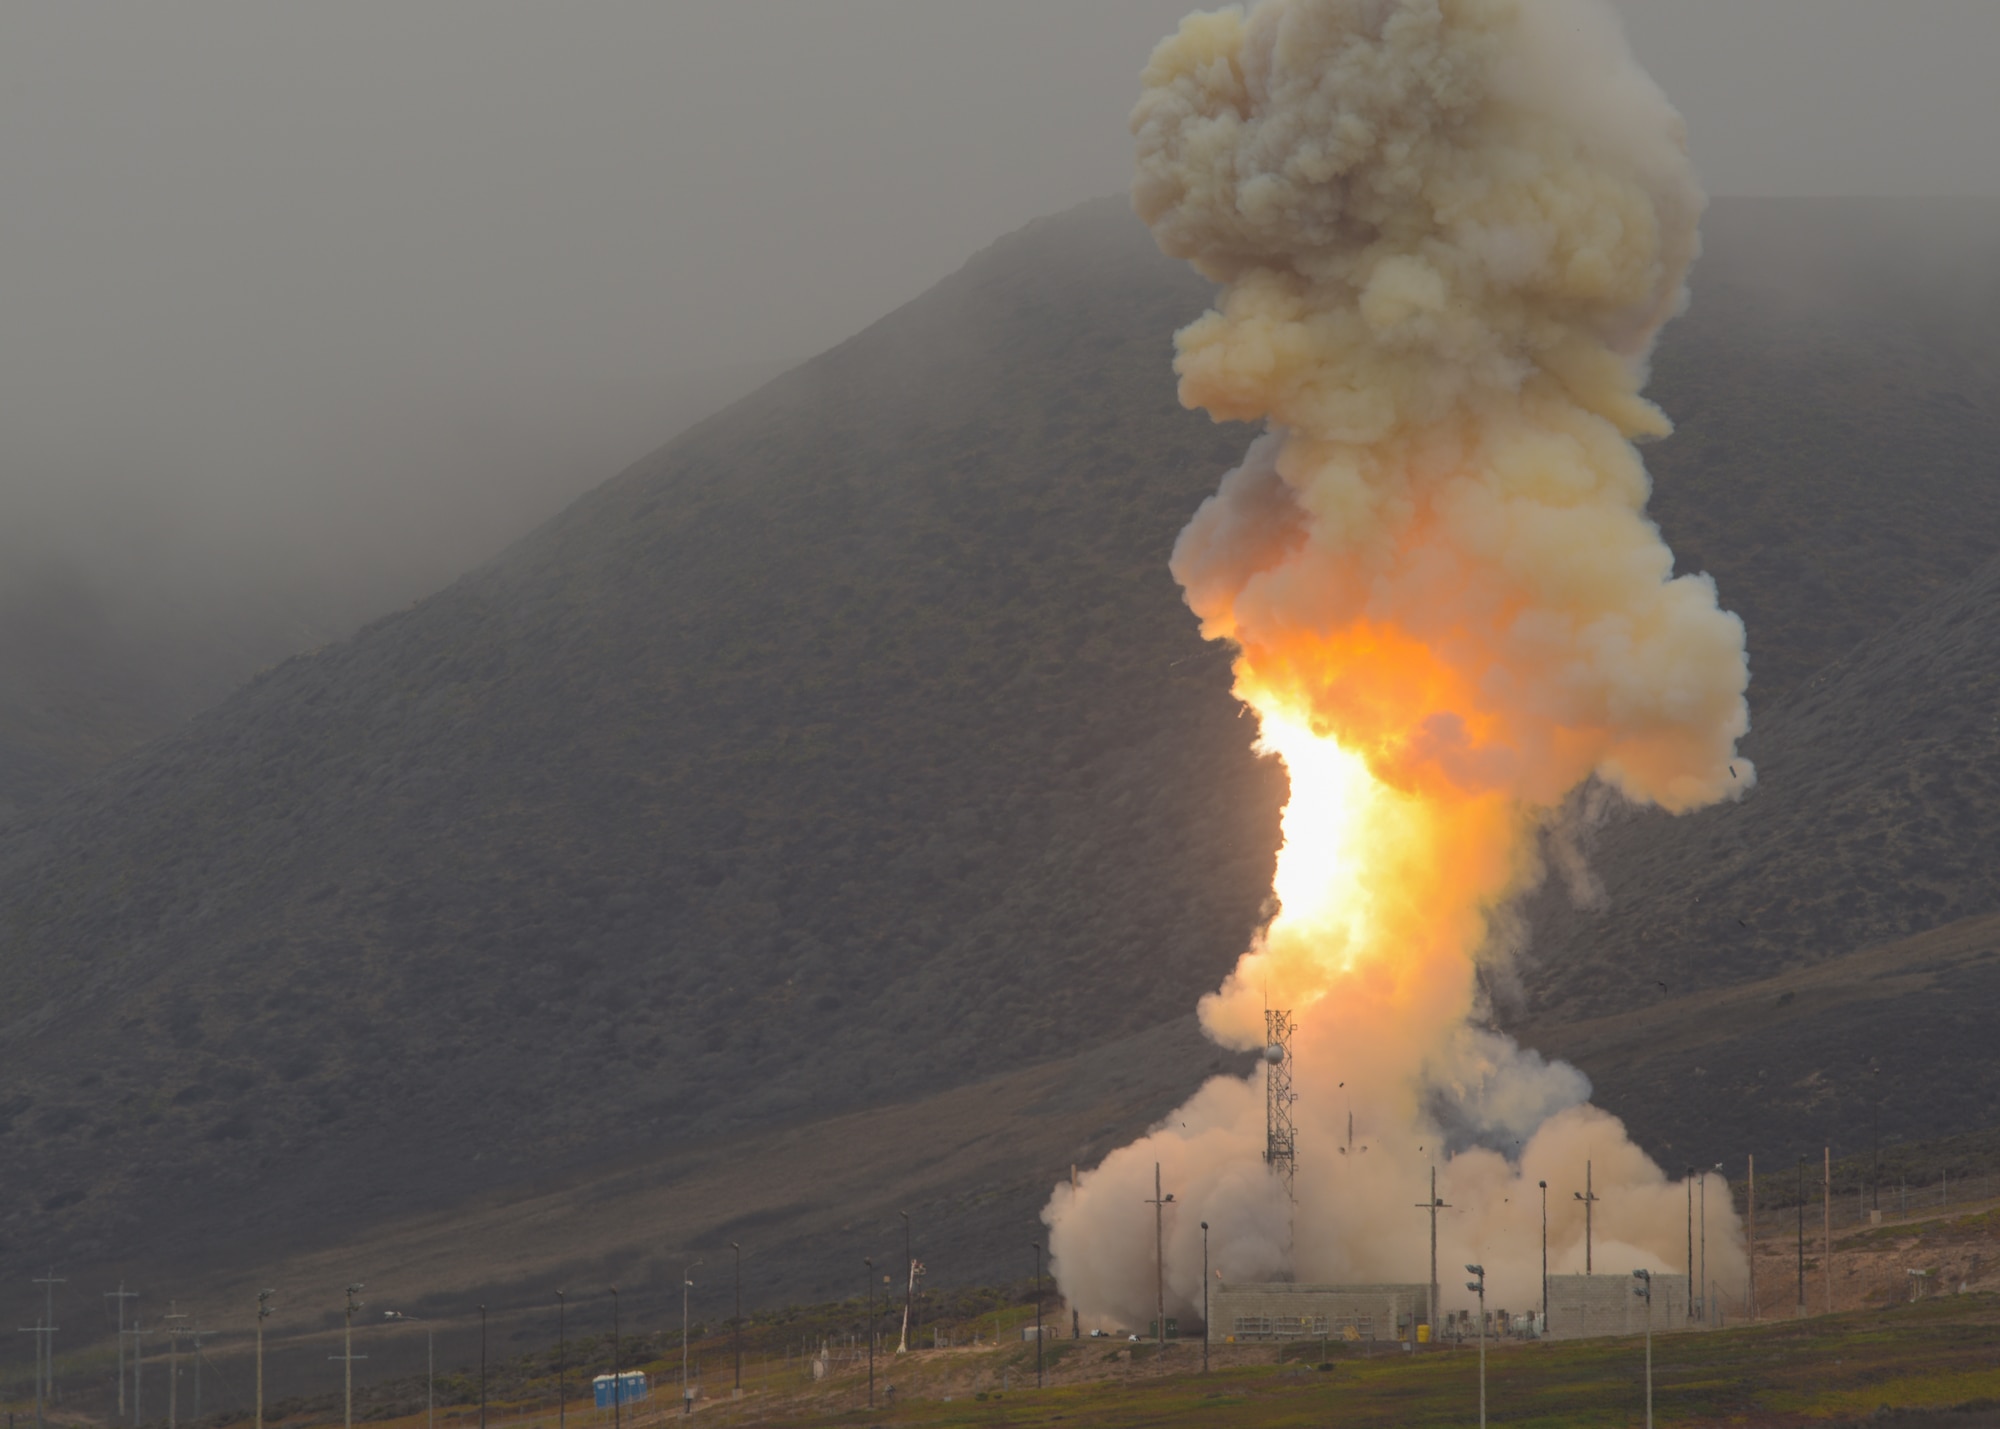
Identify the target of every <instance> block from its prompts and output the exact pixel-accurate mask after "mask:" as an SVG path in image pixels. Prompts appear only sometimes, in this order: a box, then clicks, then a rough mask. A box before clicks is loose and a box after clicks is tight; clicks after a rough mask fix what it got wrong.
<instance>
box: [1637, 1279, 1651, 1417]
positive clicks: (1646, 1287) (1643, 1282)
mask: <svg viewBox="0 0 2000 1429" xmlns="http://www.w3.org/2000/svg"><path fill="white" fill-rule="evenodd" d="M1632 1278H1633V1279H1635V1280H1637V1281H1638V1282H1639V1283H1638V1284H1637V1285H1635V1286H1633V1287H1632V1293H1633V1294H1634V1295H1637V1296H1638V1297H1639V1298H1640V1299H1641V1300H1644V1301H1645V1302H1646V1429H1653V1272H1652V1271H1650V1270H1635V1271H1633V1272H1632Z"/></svg>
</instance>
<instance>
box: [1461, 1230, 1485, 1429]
mask: <svg viewBox="0 0 2000 1429" xmlns="http://www.w3.org/2000/svg"><path fill="white" fill-rule="evenodd" d="M1465 1269H1466V1271H1467V1273H1468V1274H1471V1275H1476V1276H1478V1277H1479V1278H1478V1279H1477V1280H1468V1281H1466V1282H1465V1288H1466V1289H1467V1290H1470V1291H1473V1292H1474V1293H1476V1294H1477V1295H1478V1296H1479V1429H1486V1267H1485V1266H1483V1265H1468V1266H1466V1267H1465Z"/></svg>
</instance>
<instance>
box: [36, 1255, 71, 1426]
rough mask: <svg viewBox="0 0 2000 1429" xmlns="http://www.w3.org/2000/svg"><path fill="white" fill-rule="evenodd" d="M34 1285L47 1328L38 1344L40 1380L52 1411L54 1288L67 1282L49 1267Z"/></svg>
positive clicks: (54, 1327)
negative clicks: (40, 1298)
mask: <svg viewBox="0 0 2000 1429" xmlns="http://www.w3.org/2000/svg"><path fill="white" fill-rule="evenodd" d="M35 1284H37V1285H39V1286H41V1287H42V1292H43V1311H42V1324H43V1325H44V1326H46V1327H47V1328H45V1329H44V1330H43V1332H42V1338H41V1342H40V1347H41V1351H42V1363H43V1365H44V1366H45V1368H44V1369H43V1372H42V1378H43V1381H44V1382H45V1383H46V1384H47V1385H48V1396H47V1398H48V1403H49V1408H51V1409H53V1408H55V1402H56V1287H57V1286H58V1285H67V1284H69V1281H67V1280H64V1279H58V1278H57V1276H56V1272H55V1267H54V1266H50V1267H49V1273H48V1274H47V1275H44V1276H42V1277H40V1278H39V1279H37V1280H36V1281H35Z"/></svg>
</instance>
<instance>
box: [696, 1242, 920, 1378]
mask: <svg viewBox="0 0 2000 1429" xmlns="http://www.w3.org/2000/svg"><path fill="white" fill-rule="evenodd" d="M903 1224H904V1225H906V1226H907V1225H908V1224H909V1220H908V1218H907V1217H905V1219H904V1222H903ZM729 1248H730V1249H731V1250H733V1251H734V1252H736V1314H735V1316H734V1318H732V1319H731V1320H730V1322H729V1330H730V1341H731V1347H732V1348H733V1349H734V1350H735V1353H736V1394H737V1397H738V1398H739V1399H740V1398H741V1397H742V1395H743V1247H742V1246H740V1245H738V1244H737V1243H736V1242H735V1241H731V1242H729ZM909 1337H910V1312H909V1310H908V1309H907V1308H905V1309H904V1311H903V1338H904V1339H906V1340H907V1339H908V1338H909Z"/></svg>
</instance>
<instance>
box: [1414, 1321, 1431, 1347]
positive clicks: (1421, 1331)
mask: <svg viewBox="0 0 2000 1429" xmlns="http://www.w3.org/2000/svg"><path fill="white" fill-rule="evenodd" d="M1430 1342H1431V1327H1430V1326H1429V1325H1423V1324H1420V1325H1418V1326H1417V1343H1418V1344H1420V1345H1427V1344H1429V1343H1430Z"/></svg>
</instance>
